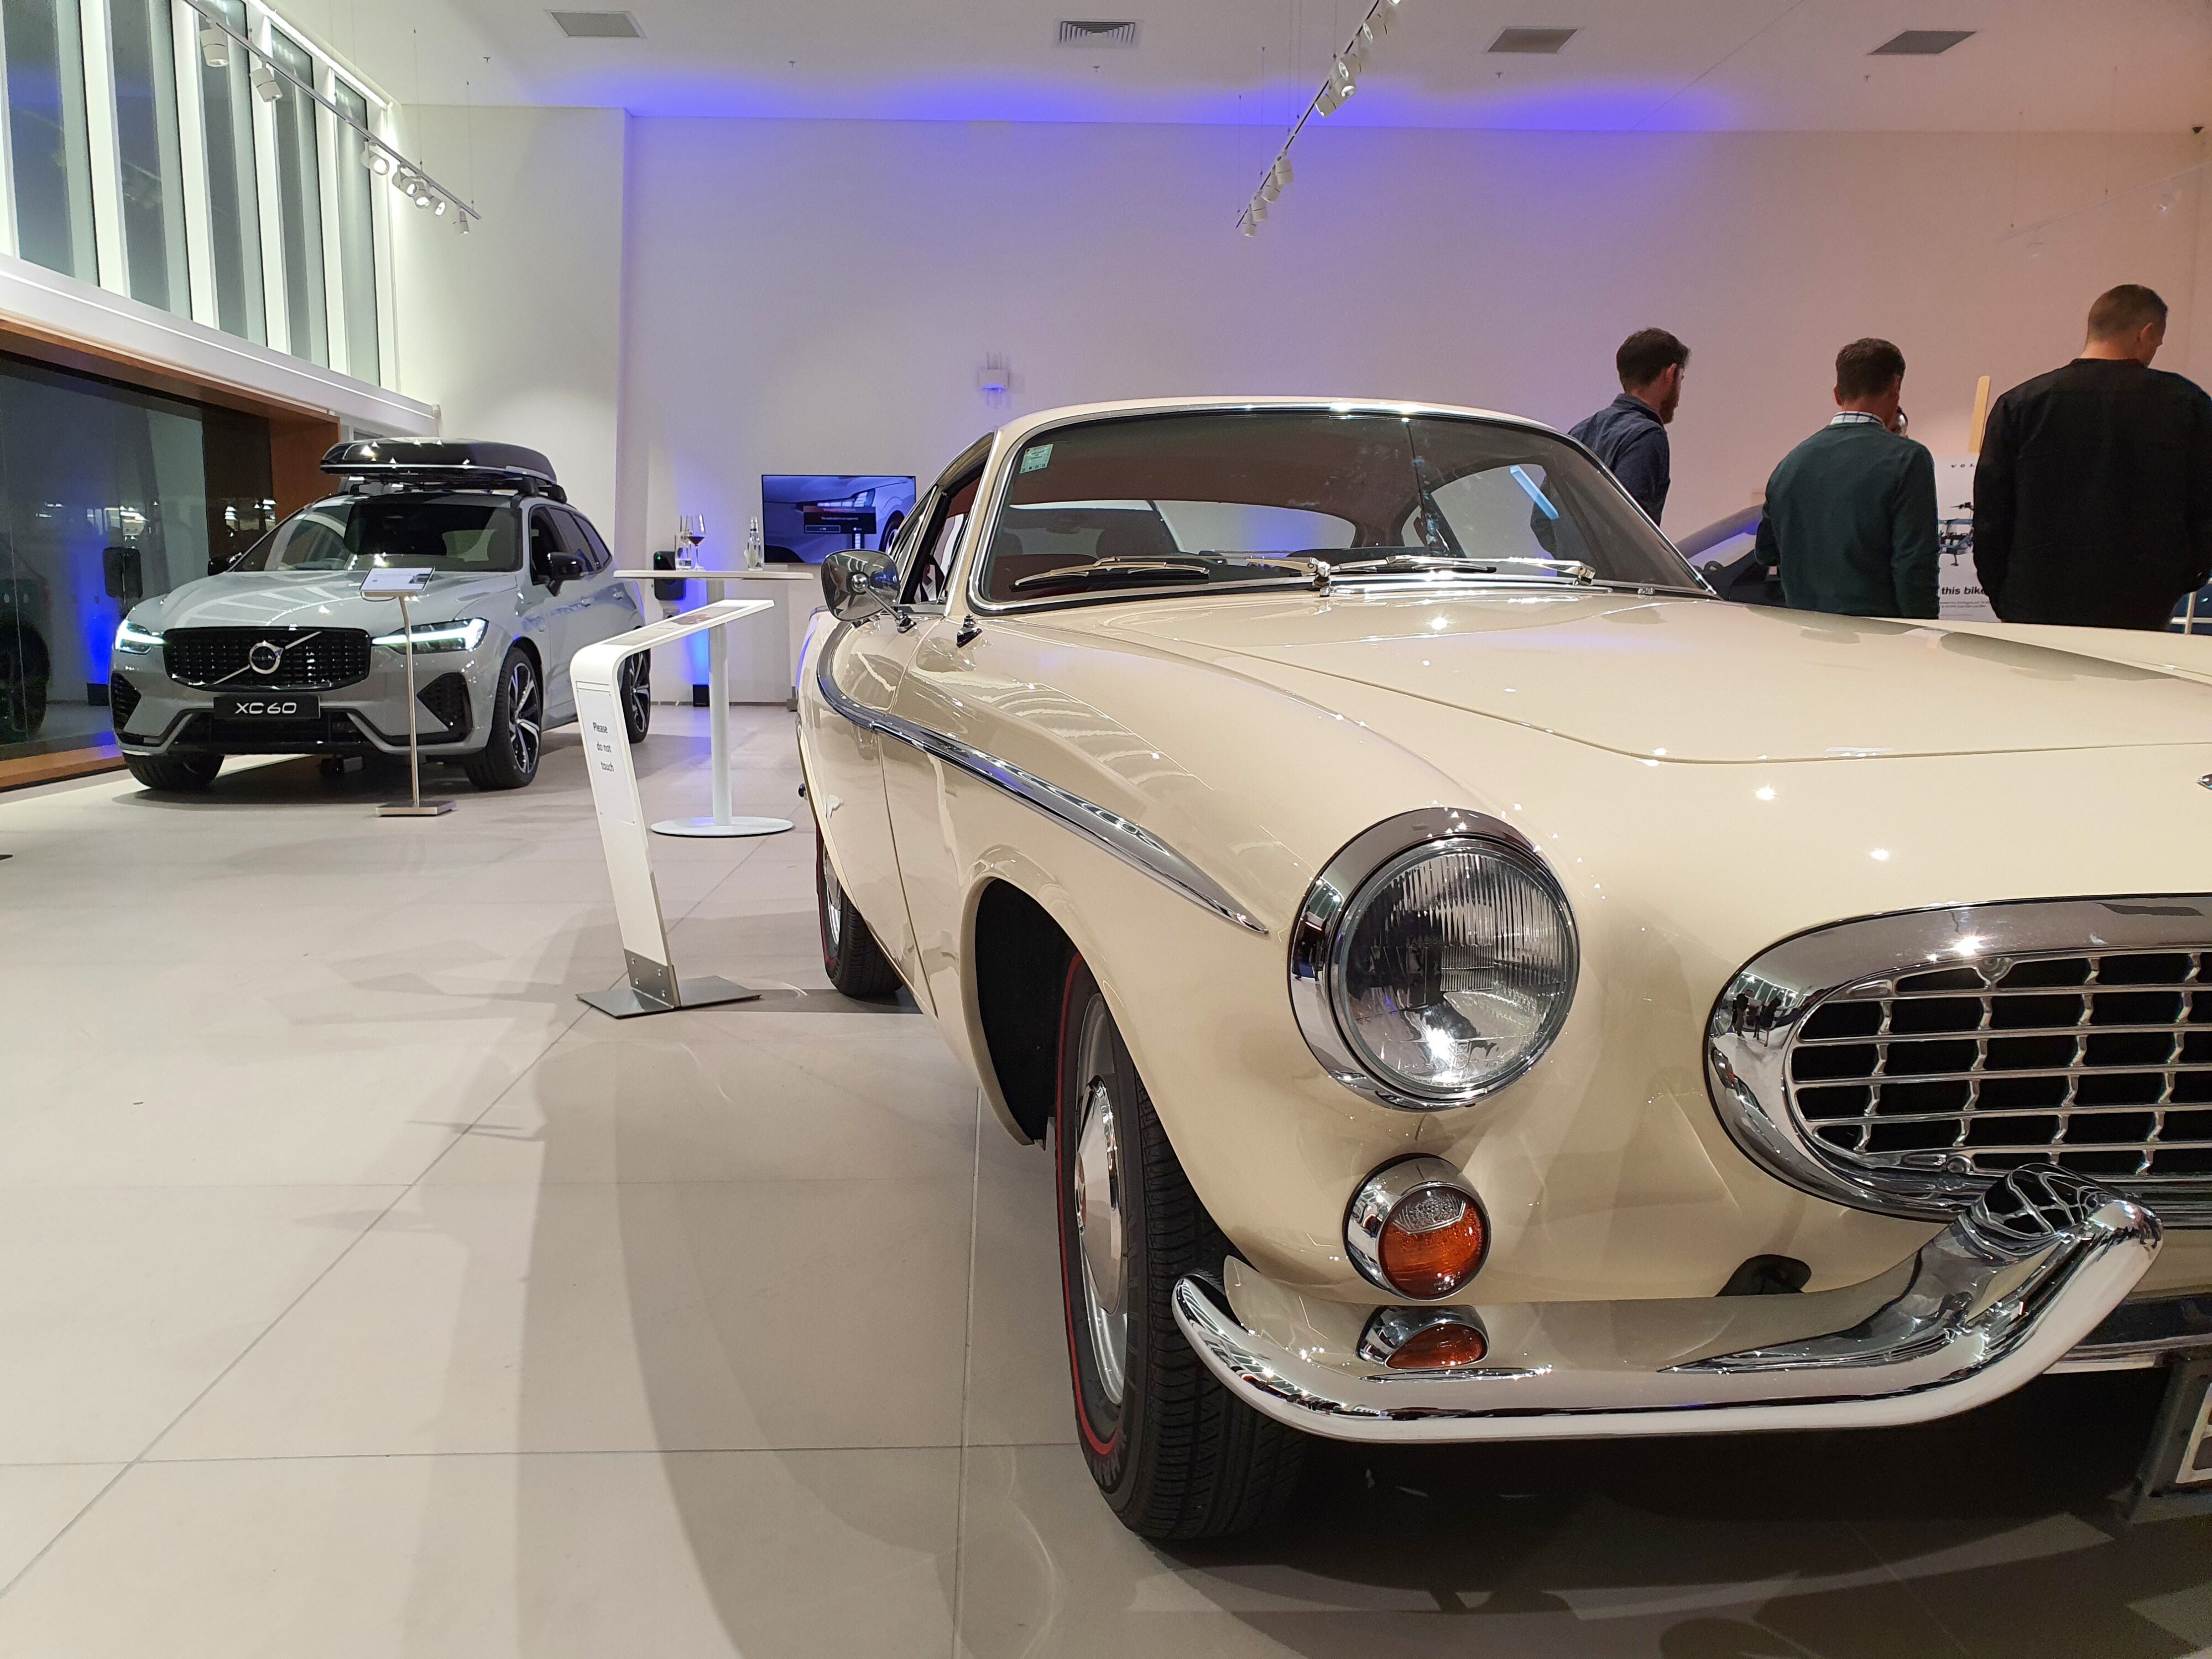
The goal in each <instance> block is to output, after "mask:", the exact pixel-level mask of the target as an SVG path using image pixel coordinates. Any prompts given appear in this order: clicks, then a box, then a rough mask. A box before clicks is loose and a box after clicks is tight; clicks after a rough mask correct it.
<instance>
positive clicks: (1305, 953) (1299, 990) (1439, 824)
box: [1290, 806, 1582, 1112]
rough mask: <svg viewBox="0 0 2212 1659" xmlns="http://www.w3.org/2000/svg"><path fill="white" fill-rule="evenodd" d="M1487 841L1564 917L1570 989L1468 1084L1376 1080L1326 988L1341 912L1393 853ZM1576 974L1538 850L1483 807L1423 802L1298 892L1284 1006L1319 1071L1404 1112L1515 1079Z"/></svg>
mask: <svg viewBox="0 0 2212 1659" xmlns="http://www.w3.org/2000/svg"><path fill="white" fill-rule="evenodd" d="M1449 841H1474V842H1489V843H1490V844H1491V845H1492V847H1493V848H1503V849H1504V850H1505V851H1506V852H1508V853H1510V854H1514V855H1516V857H1517V858H1518V859H1519V860H1520V861H1521V862H1522V865H1523V866H1526V867H1527V868H1528V870H1529V871H1530V872H1532V873H1533V874H1534V876H1535V877H1536V878H1538V880H1539V881H1540V882H1541V884H1543V885H1544V886H1545V887H1546V888H1547V889H1549V890H1550V892H1551V894H1552V897H1553V901H1554V902H1556V903H1557V904H1558V905H1559V914H1560V915H1562V916H1564V917H1565V919H1566V925H1567V944H1568V949H1569V957H1568V962H1567V985H1568V987H1569V988H1568V992H1567V996H1566V999H1565V1003H1564V1004H1563V1005H1562V1006H1560V1007H1559V1009H1558V1010H1557V1011H1556V1012H1555V1013H1554V1015H1553V1018H1552V1020H1551V1022H1550V1024H1549V1025H1548V1027H1547V1030H1545V1031H1544V1033H1543V1034H1542V1036H1541V1037H1540V1038H1539V1039H1538V1040H1537V1041H1536V1042H1534V1043H1532V1044H1531V1045H1530V1046H1529V1048H1528V1052H1527V1053H1526V1054H1523V1055H1522V1057H1521V1059H1520V1061H1519V1062H1518V1063H1517V1064H1516V1065H1515V1066H1513V1067H1512V1068H1511V1069H1510V1070H1509V1071H1506V1072H1504V1073H1500V1074H1498V1076H1496V1077H1494V1078H1492V1079H1489V1080H1487V1081H1486V1082H1485V1083H1483V1084H1481V1085H1479V1086H1477V1087H1475V1088H1472V1089H1463V1090H1459V1091H1454V1092H1452V1093H1449V1094H1435V1095H1417V1094H1413V1093H1411V1092H1410V1091H1407V1090H1405V1089H1401V1088H1399V1087H1397V1086H1396V1085H1393V1084H1389V1083H1386V1082H1384V1081H1383V1079H1381V1078H1379V1077H1377V1076H1376V1075H1375V1073H1372V1072H1370V1070H1369V1069H1368V1067H1367V1065H1366V1063H1365V1062H1364V1060H1362V1059H1361V1058H1360V1056H1359V1052H1358V1049H1357V1048H1355V1047H1353V1045H1352V1042H1351V1041H1350V1039H1348V1038H1347V1037H1346V1036H1345V1034H1344V1030H1343V1027H1342V1026H1341V1024H1339V1022H1338V1019H1337V1016H1336V1007H1335V998H1334V994H1333V990H1334V980H1335V977H1336V967H1335V963H1336V959H1337V949H1338V945H1339V944H1340V938H1339V934H1340V932H1341V927H1342V923H1343V921H1344V917H1345V915H1346V912H1347V911H1349V910H1350V909H1351V908H1352V901H1353V900H1354V899H1355V898H1357V897H1358V893H1359V890H1360V888H1361V887H1362V886H1363V885H1364V884H1365V883H1366V882H1367V880H1368V879H1369V878H1370V877H1371V876H1373V875H1374V874H1375V872H1376V871H1378V870H1380V869H1382V868H1383V866H1385V865H1387V864H1389V862H1390V861H1391V860H1393V859H1395V858H1396V857H1398V856H1399V855H1400V854H1404V853H1409V852H1412V851H1413V850H1414V849H1415V848H1420V847H1425V846H1427V845H1429V844H1431V843H1433V842H1449ZM1581 974H1582V939H1581V935H1580V934H1579V933H1577V931H1576V928H1575V912H1574V907H1573V906H1572V905H1571V904H1569V903H1568V902H1567V896H1566V893H1565V890H1563V889H1561V887H1560V886H1559V880H1558V878H1556V877H1554V876H1553V874H1552V870H1551V866H1549V865H1547V864H1546V863H1545V862H1544V859H1543V855H1542V854H1541V853H1539V852H1538V851H1537V850H1536V848H1535V847H1534V845H1533V844H1532V843H1531V842H1529V840H1528V837H1527V836H1523V835H1522V833H1521V832H1520V831H1519V830H1518V829H1515V828H1514V827H1513V826H1512V825H1511V824H1510V823H1505V822H1504V820H1503V819H1500V818H1493V817H1489V816H1488V815H1487V814H1486V813H1482V812H1469V811H1461V810H1460V809H1459V808H1457V807H1448V806H1427V807H1422V808H1420V809H1419V811H1412V812H1401V813H1399V814H1398V815H1397V816H1396V817H1388V818H1385V819H1383V822H1382V823H1378V824H1376V825H1374V826H1373V827H1372V828H1371V829H1364V830H1362V831H1361V832H1360V833H1359V834H1358V835H1357V836H1353V837H1352V840H1351V841H1350V842H1347V843H1346V845H1345V847H1344V848H1342V849H1341V850H1340V852H1338V853H1337V854H1336V855H1335V856H1334V858H1332V859H1330V860H1329V861H1328V864H1326V865H1325V866H1322V872H1321V874H1320V875H1318V876H1317V877H1316V878H1314V884H1313V885H1312V886H1311V887H1310V888H1308V889H1307V890H1306V896H1305V901H1304V903H1303V904H1301V905H1300V906H1299V908H1298V915H1297V920H1296V921H1293V922H1292V923H1291V956H1290V979H1291V1013H1292V1014H1293V1015H1294V1016H1295V1017H1296V1018H1297V1023H1298V1031H1299V1034H1300V1035H1301V1036H1304V1038H1305V1040H1306V1047H1307V1048H1310V1049H1311V1050H1312V1051H1313V1057H1314V1058H1315V1059H1316V1060H1319V1061H1320V1062H1321V1063H1322V1069H1323V1070H1324V1071H1326V1072H1327V1073H1328V1074H1329V1075H1330V1076H1331V1077H1333V1078H1334V1079H1336V1080H1337V1081H1338V1082H1339V1083H1341V1084H1342V1085H1344V1086H1345V1087H1346V1088H1347V1089H1349V1090H1351V1091H1352V1092H1353V1093H1354V1094H1357V1095H1358V1096H1360V1097H1363V1098H1364V1099H1367V1100H1371V1101H1373V1102H1374V1103H1376V1105H1378V1106H1389V1107H1394V1108H1395V1109H1398V1110H1400V1111H1404V1112H1441V1111H1448V1110H1449V1109H1452V1108H1454V1107H1457V1106H1471V1105H1473V1104H1474V1103H1476V1102H1477V1101H1480V1100H1485V1099H1487V1098H1488V1097H1490V1096H1492V1095H1494V1094H1496V1093H1497V1092H1498V1091H1499V1090H1501V1089H1503V1088H1504V1087H1505V1086H1506V1085H1508V1084H1510V1083H1513V1082H1516V1081H1517V1080H1518V1079H1520V1078H1522V1076H1524V1075H1525V1074H1526V1073H1527V1072H1528V1068H1529V1067H1530V1066H1534V1064H1535V1063H1536V1062H1537V1061H1538V1060H1541V1059H1542V1058H1543V1057H1544V1054H1545V1052H1546V1051H1547V1049H1549V1048H1550V1047H1551V1046H1552V1044H1553V1042H1554V1041H1556V1040H1557V1038H1558V1036H1559V1031H1560V1029H1561V1028H1562V1027H1563V1026H1565V1024H1566V1019H1567V1015H1568V1013H1569V1012H1571V1010H1572V1008H1573V1006H1574V987H1575V986H1576V985H1577V982H1578V981H1579V980H1580V977H1581Z"/></svg>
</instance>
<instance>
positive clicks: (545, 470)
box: [323, 438, 560, 495]
mask: <svg viewBox="0 0 2212 1659" xmlns="http://www.w3.org/2000/svg"><path fill="white" fill-rule="evenodd" d="M323 471H325V472H337V473H343V474H344V475H346V476H348V477H387V478H388V477H419V478H422V479H424V480H425V481H430V480H435V481H436V482H438V483H458V484H468V483H479V484H490V485H495V486H496V485H504V486H506V487H507V489H525V490H532V489H536V490H543V491H544V492H545V493H547V494H549V495H551V494H557V493H558V492H559V490H560V481H559V480H558V479H556V477H554V476H553V463H552V462H550V461H549V460H547V459H545V458H544V456H543V455H541V454H539V453H538V452H537V451H536V450H534V449H525V448H524V447H522V446H521V445H520V444H492V443H472V442H463V441H459V440H451V439H445V438H357V439H356V440H355V441H353V442H351V443H344V444H337V445H334V446H332V447H331V451H330V453H328V454H326V455H325V456H324V457H323Z"/></svg>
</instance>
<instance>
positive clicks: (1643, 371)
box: [1568, 328, 1690, 524]
mask: <svg viewBox="0 0 2212 1659" xmlns="http://www.w3.org/2000/svg"><path fill="white" fill-rule="evenodd" d="M1689 362H1690V348H1689V347H1687V346H1686V345H1684V344H1683V343H1681V342H1680V340H1678V339H1676V338H1675V337H1674V336H1673V335H1671V334H1669V333H1668V331H1666V330H1665V329H1663V328H1639V329H1638V330H1637V331H1636V332H1635V333H1633V334H1632V335H1630V336H1629V337H1627V338H1626V339H1625V340H1623V341H1622V342H1621V343H1620V350H1619V351H1616V352H1615V353H1613V367H1614V368H1616V369H1618V370H1619V371H1620V396H1619V397H1618V398H1614V399H1613V401H1612V402H1611V403H1609V404H1607V405H1606V406H1605V407H1604V408H1603V409H1601V410H1598V412H1597V413H1596V414H1595V415H1593V416H1590V417H1589V419H1588V420H1586V421H1584V422H1581V423H1580V424H1579V425H1577V427H1576V428H1574V429H1573V430H1572V431H1571V432H1570V433H1568V436H1569V437H1571V438H1572V439H1574V440H1576V441H1577V442H1579V443H1584V444H1588V445H1589V447H1590V448H1591V449H1592V450H1593V451H1595V453H1596V455H1597V458H1598V459H1600V460H1601V461H1603V462H1604V463H1605V464H1606V465H1607V467H1608V468H1610V469H1611V470H1612V472H1613V477H1616V478H1618V479H1620V483H1621V487H1622V488H1623V489H1626V490H1627V491H1628V493H1629V494H1630V495H1632V496H1634V497H1635V498H1636V504H1637V506H1638V507H1642V508H1643V509H1644V511H1645V512H1646V513H1650V515H1651V522H1652V523H1654V524H1657V523H1658V522H1659V515H1660V513H1662V512H1664V511H1665V510H1666V507H1667V486H1668V484H1670V483H1673V482H1674V459H1673V456H1672V454H1671V453H1670V451H1669V449H1668V443H1667V428H1668V424H1669V423H1670V422H1673V420H1674V410H1675V406H1676V405H1677V404H1680V402H1681V401H1682V371H1683V369H1685V368H1687V367H1688V366H1689Z"/></svg>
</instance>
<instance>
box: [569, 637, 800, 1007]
mask: <svg viewBox="0 0 2212 1659" xmlns="http://www.w3.org/2000/svg"><path fill="white" fill-rule="evenodd" d="M770 608H771V607H770V605H769V601H767V600H766V599H723V600H719V601H717V602H716V603H714V604H713V605H702V607H700V608H699V609H698V610H696V611H686V612H684V615H682V616H680V617H669V618H668V619H667V620H666V621H665V622H657V623H647V624H646V625H645V626H644V627H642V628H638V629H632V630H631V631H630V632H629V633H627V634H620V635H616V636H615V637H614V638H613V639H611V640H602V641H599V643H598V644H596V645H587V646H586V647H584V648H583V649H582V650H581V651H579V652H578V653H576V655H575V658H574V661H573V662H571V664H570V665H569V669H568V675H569V679H570V681H571V682H572V683H573V684H574V686H575V688H576V720H577V724H578V725H579V726H581V727H582V728H583V732H584V766H585V770H586V774H587V775H589V776H590V778H591V781H592V810H593V811H595V812H596V813H597V814H598V817H599V846H600V849H601V850H602V851H603V852H604V853H605V854H606V860H607V881H608V884H609V885H610V886H611V887H612V888H613V890H614V898H615V921H616V922H617V925H618V926H619V927H620V930H621V933H622V944H623V966H624V968H625V969H627V970H628V976H629V983H628V984H626V985H621V986H617V987H615V988H614V989H612V990H610V991H588V992H584V993H581V994H580V1000H582V1001H585V1002H588V1003H589V1004H591V1005H592V1007H594V1008H597V1009H598V1010H599V1011H600V1012H602V1013H606V1014H611V1015H613V1016H614V1017H615V1018H617V1019H629V1018H634V1017H635V1016H636V1015H639V1014H665V1013H669V1012H673V1011H674V1010H676V1009H678V1008H699V1007H707V1006H713V1005H714V1004H715V1003H722V1002H749V1001H750V1000H753V999H754V998H756V997H757V996H759V995H760V993H759V992H757V991H753V990H748V989H747V988H746V987H744V986H742V985H735V984H732V982H731V981H728V980H726V979H721V978H719V977H717V976H715V975H698V976H696V977H690V978H686V977H681V976H679V975H678V974H677V971H676V957H675V952H674V951H673V950H672V949H671V947H670V945H669V943H668V927H667V923H666V922H665V921H664V920H663V919H662V916H661V914H660V889H659V884H657V883H656V882H655V881H654V880H653V857H652V847H651V843H650V842H649V841H648V839H647V835H646V824H645V811H644V807H643V805H642V803H641V801H640V800H639V799H638V792H637V769H636V767H635V765H634V764H633V763H632V762H631V759H630V752H629V733H628V732H626V731H625V730H624V728H623V718H622V705H621V700H620V688H621V684H622V665H623V661H624V660H625V659H628V658H630V657H633V656H635V655H636V654H637V653H639V652H641V651H650V650H652V649H653V647H654V646H656V645H665V644H667V643H668V642H669V641H671V640H680V639H683V638H685V637H686V636H687V635H692V634H697V633H702V632H709V631H711V634H712V635H713V638H714V643H715V644H716V645H717V646H719V645H720V635H721V631H722V629H725V628H726V627H727V626H728V625H729V624H730V623H733V622H735V621H736V620H737V619H738V617H750V616H753V615H756V614H757V613H758V612H760V611H767V610H769V609H770Z"/></svg>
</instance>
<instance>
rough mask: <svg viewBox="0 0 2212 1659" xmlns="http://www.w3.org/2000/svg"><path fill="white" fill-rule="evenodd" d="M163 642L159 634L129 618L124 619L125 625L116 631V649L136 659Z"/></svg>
mask: <svg viewBox="0 0 2212 1659" xmlns="http://www.w3.org/2000/svg"><path fill="white" fill-rule="evenodd" d="M159 644H161V635H159V634H157V633H155V631H154V630H153V629H150V628H141V627H139V625H138V624H137V623H135V622H132V621H131V618H130V617H125V618H124V619H123V625H122V626H121V627H120V628H118V629H116V630H115V648H116V649H117V650H118V651H122V652H127V653H130V654H131V656H134V657H136V656H141V655H143V654H144V653H146V652H149V651H151V650H152V649H153V648H154V647H155V646H157V645H159Z"/></svg>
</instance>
